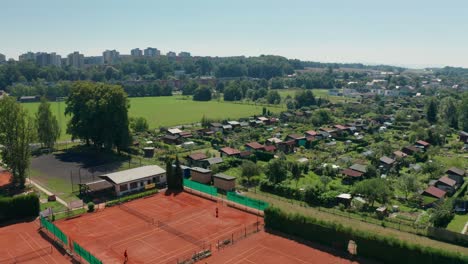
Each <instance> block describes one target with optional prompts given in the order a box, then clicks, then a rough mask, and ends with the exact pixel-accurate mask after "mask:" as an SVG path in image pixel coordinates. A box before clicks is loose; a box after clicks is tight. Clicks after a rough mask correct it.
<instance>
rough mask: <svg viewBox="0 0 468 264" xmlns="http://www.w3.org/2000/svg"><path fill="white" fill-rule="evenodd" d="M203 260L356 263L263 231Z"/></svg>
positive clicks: (276, 263) (227, 263) (273, 263)
mask: <svg viewBox="0 0 468 264" xmlns="http://www.w3.org/2000/svg"><path fill="white" fill-rule="evenodd" d="M215 253H216V254H214V255H213V256H212V257H210V258H207V259H206V260H203V261H202V262H201V263H225V264H252V263H258V264H263V263H268V264H286V263H287V264H306V263H320V264H330V263H334V264H341V263H357V262H352V261H350V260H348V259H344V258H340V257H337V256H335V255H332V254H330V253H327V252H323V251H320V250H318V249H315V248H312V247H309V246H306V245H304V244H301V243H298V242H296V241H293V240H289V239H287V238H283V237H280V236H276V235H272V234H269V233H265V232H264V231H261V232H260V233H258V234H255V235H252V236H250V237H248V238H246V239H244V240H241V241H239V243H235V244H234V245H232V246H229V247H225V248H223V249H220V250H219V251H218V252H215Z"/></svg>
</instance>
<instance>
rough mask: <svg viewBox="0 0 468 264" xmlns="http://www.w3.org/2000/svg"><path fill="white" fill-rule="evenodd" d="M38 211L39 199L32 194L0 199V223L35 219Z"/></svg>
mask: <svg viewBox="0 0 468 264" xmlns="http://www.w3.org/2000/svg"><path fill="white" fill-rule="evenodd" d="M39 211H40V204H39V197H38V196H37V195H36V194H34V193H30V194H27V195H20V196H15V197H6V198H0V221H8V220H14V219H21V218H26V217H36V216H38V215H39Z"/></svg>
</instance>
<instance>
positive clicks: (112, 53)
mask: <svg viewBox="0 0 468 264" xmlns="http://www.w3.org/2000/svg"><path fill="white" fill-rule="evenodd" d="M102 57H103V59H104V63H105V64H113V63H116V62H117V61H118V60H119V58H120V53H119V52H118V51H116V50H106V51H104V52H103V53H102Z"/></svg>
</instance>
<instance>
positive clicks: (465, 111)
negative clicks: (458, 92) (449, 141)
mask: <svg viewBox="0 0 468 264" xmlns="http://www.w3.org/2000/svg"><path fill="white" fill-rule="evenodd" d="M458 113H459V118H458V121H459V126H460V129H461V130H463V131H467V132H468V92H465V93H463V96H462V100H461V102H460V104H459V106H458Z"/></svg>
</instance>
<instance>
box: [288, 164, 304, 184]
mask: <svg viewBox="0 0 468 264" xmlns="http://www.w3.org/2000/svg"><path fill="white" fill-rule="evenodd" d="M290 170H291V175H292V177H293V179H294V180H295V181H296V188H297V185H298V184H299V179H300V178H301V175H302V168H301V166H300V165H299V164H298V163H297V162H293V163H291V168H290Z"/></svg>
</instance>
